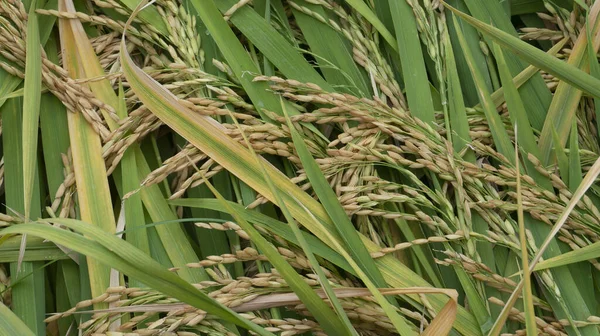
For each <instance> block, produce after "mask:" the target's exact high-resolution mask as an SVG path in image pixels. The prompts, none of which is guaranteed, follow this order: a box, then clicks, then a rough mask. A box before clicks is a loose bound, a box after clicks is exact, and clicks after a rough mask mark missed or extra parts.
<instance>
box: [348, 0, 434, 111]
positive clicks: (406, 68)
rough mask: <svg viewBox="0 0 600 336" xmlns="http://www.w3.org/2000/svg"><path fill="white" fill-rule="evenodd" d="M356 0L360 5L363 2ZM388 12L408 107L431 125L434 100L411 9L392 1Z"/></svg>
mask: <svg viewBox="0 0 600 336" xmlns="http://www.w3.org/2000/svg"><path fill="white" fill-rule="evenodd" d="M357 1H361V2H362V0H357ZM390 11H391V13H392V18H393V20H394V27H395V28H396V37H397V39H398V53H399V54H400V61H401V62H402V74H403V76H404V84H405V86H406V96H407V99H408V107H409V109H410V112H411V114H412V115H414V116H415V117H417V118H419V119H421V120H422V121H424V122H426V123H433V121H434V119H435V111H434V109H433V99H432V97H431V92H430V90H429V80H428V79H427V78H428V77H427V69H426V68H425V61H424V60H423V51H422V50H421V40H420V39H419V32H418V31H417V22H416V19H415V16H414V14H413V11H412V8H411V7H410V5H409V4H408V3H407V2H406V1H391V2H390Z"/></svg>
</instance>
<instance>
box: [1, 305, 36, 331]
mask: <svg viewBox="0 0 600 336" xmlns="http://www.w3.org/2000/svg"><path fill="white" fill-rule="evenodd" d="M0 315H1V316H2V318H1V319H0V334H2V335H23V336H35V334H34V333H33V331H31V329H29V328H27V326H26V325H25V323H23V321H21V320H20V319H19V318H18V317H17V315H15V314H14V313H13V312H12V311H11V310H10V309H9V308H8V307H7V306H5V305H4V303H2V302H0Z"/></svg>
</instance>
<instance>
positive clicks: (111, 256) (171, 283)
mask: <svg viewBox="0 0 600 336" xmlns="http://www.w3.org/2000/svg"><path fill="white" fill-rule="evenodd" d="M49 222H52V223H58V224H61V225H64V226H66V227H68V228H70V229H72V230H75V231H77V232H79V233H81V234H83V235H85V236H86V237H89V238H85V237H83V236H82V235H79V234H76V233H73V232H70V231H67V230H62V229H59V228H57V227H54V226H50V225H47V223H49ZM0 233H1V234H11V233H22V234H25V233H26V234H31V235H34V236H39V237H43V238H45V239H49V240H51V241H53V242H55V243H57V244H60V245H63V246H65V247H67V248H70V249H72V250H74V251H77V252H79V253H82V254H85V255H87V256H89V257H90V258H94V259H96V260H98V261H100V262H102V263H104V264H105V265H107V266H110V267H113V268H115V269H117V270H119V271H120V272H122V273H125V274H128V275H130V276H132V277H133V278H136V279H140V280H141V281H142V282H143V283H145V284H146V285H147V286H149V287H151V288H154V289H156V290H158V291H160V292H162V293H164V294H166V295H170V296H172V297H174V298H176V299H178V300H180V301H182V302H186V303H189V304H190V305H192V306H194V307H196V308H199V309H202V310H205V311H206V312H207V313H209V314H214V315H217V316H219V317H221V318H223V319H225V320H227V321H229V322H232V323H235V324H237V325H239V326H241V327H244V328H247V329H248V330H252V331H254V332H256V333H257V334H259V335H273V334H271V333H270V332H267V331H265V330H264V329H263V328H261V327H259V326H257V325H256V324H254V323H252V322H250V321H248V320H246V319H244V318H242V317H241V316H240V315H238V314H236V313H234V312H233V311H231V310H230V309H228V308H226V307H224V306H223V305H221V304H220V303H218V302H216V301H215V300H213V299H212V298H210V297H209V296H208V295H206V294H205V293H203V292H201V291H199V290H198V289H196V288H195V287H194V286H192V285H191V284H190V283H188V282H187V281H185V280H183V279H181V278H180V277H178V276H177V275H175V274H174V273H172V272H169V271H168V270H166V269H164V268H163V267H162V266H161V265H160V264H159V263H158V262H156V261H155V260H153V259H152V258H150V257H149V256H148V255H146V254H145V253H144V252H142V251H140V250H139V249H137V248H135V247H133V246H132V245H131V244H129V243H127V242H126V241H124V240H122V239H120V238H118V237H116V236H115V235H112V234H109V233H106V232H103V231H102V230H100V229H99V228H97V227H95V226H93V225H90V224H89V223H85V222H82V221H78V220H74V219H62V218H61V219H59V218H55V219H51V220H49V221H48V222H46V223H44V222H39V223H35V224H23V225H16V226H12V227H9V228H6V229H3V230H2V231H0ZM124 256H126V257H127V258H126V259H125V258H124Z"/></svg>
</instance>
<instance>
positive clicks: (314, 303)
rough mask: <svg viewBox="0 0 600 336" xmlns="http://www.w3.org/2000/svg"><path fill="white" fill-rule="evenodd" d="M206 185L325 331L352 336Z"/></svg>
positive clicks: (284, 262)
mask: <svg viewBox="0 0 600 336" xmlns="http://www.w3.org/2000/svg"><path fill="white" fill-rule="evenodd" d="M204 183H205V184H206V185H207V186H208V187H209V188H210V189H211V191H212V192H213V193H214V194H215V196H216V197H217V199H218V200H219V201H221V203H222V204H223V206H224V207H225V208H227V209H228V210H229V211H228V212H229V213H230V214H231V215H232V216H233V218H234V219H235V221H236V223H237V224H238V225H239V226H240V227H241V228H242V229H243V230H244V231H245V232H246V233H247V234H248V236H250V240H251V241H252V242H253V243H254V244H256V246H257V247H258V249H259V250H260V251H261V252H262V253H263V254H265V255H266V256H267V258H268V259H269V262H271V263H272V264H273V266H275V268H276V269H277V271H278V272H279V274H281V276H282V277H283V278H284V279H285V282H286V283H287V284H288V285H289V286H290V288H291V289H292V290H293V291H294V293H295V294H296V295H298V297H299V298H300V300H301V301H302V303H303V304H305V305H306V308H307V309H308V310H309V311H310V312H311V313H312V315H313V316H314V317H315V318H316V319H317V321H318V322H319V324H320V326H321V327H322V328H323V330H324V331H325V332H327V333H329V334H332V333H333V334H337V333H342V335H350V333H345V332H344V331H346V328H345V326H344V324H342V323H341V321H340V319H339V318H338V317H337V316H336V315H335V313H334V312H333V311H332V310H331V308H330V307H329V306H328V305H327V304H325V302H324V301H323V300H322V299H321V298H320V297H319V296H318V295H317V294H316V293H315V291H314V290H313V289H312V288H311V287H310V286H309V285H308V284H307V283H306V282H304V280H303V279H302V277H300V275H299V274H298V273H296V270H294V268H293V267H292V266H290V264H289V263H288V262H287V261H286V260H285V259H283V257H282V256H281V255H280V254H279V252H278V251H277V249H276V248H275V247H274V246H273V245H271V244H270V243H269V242H268V241H267V240H266V239H265V238H264V237H263V236H262V235H261V234H260V232H258V230H256V229H255V228H254V227H253V226H252V225H251V224H250V223H248V222H247V221H246V220H245V219H244V217H243V216H242V215H241V214H240V213H238V212H236V211H235V209H234V208H233V207H229V204H228V203H227V202H226V201H225V199H224V198H223V196H222V195H221V194H220V193H219V192H218V191H217V190H216V189H215V188H214V187H213V185H212V184H211V183H210V182H209V181H208V180H206V179H205V180H204Z"/></svg>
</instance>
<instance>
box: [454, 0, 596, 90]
mask: <svg viewBox="0 0 600 336" xmlns="http://www.w3.org/2000/svg"><path fill="white" fill-rule="evenodd" d="M446 8H448V9H449V10H451V11H453V12H454V13H455V14H456V15H458V16H459V17H461V18H462V19H463V20H465V21H467V22H468V23H470V24H471V25H473V26H475V27H476V28H477V29H478V30H480V31H481V32H482V33H484V34H486V35H488V36H489V37H491V38H492V39H493V40H494V41H496V42H497V43H498V44H500V45H501V46H503V47H504V48H506V49H508V50H510V51H512V52H513V53H515V54H516V55H518V56H519V57H520V58H522V59H523V60H525V61H527V62H529V63H531V64H533V65H535V66H536V67H538V68H540V69H543V70H545V71H547V72H548V73H550V74H552V75H554V76H556V77H558V78H560V79H561V80H563V81H565V82H567V83H569V84H571V85H573V86H575V87H576V88H578V89H580V90H583V91H585V92H587V93H589V94H591V95H593V96H595V97H600V80H599V79H596V78H594V77H592V76H590V75H589V74H587V73H585V72H584V71H582V70H580V69H578V68H576V67H574V66H573V65H570V64H567V63H564V62H562V61H561V60H559V59H557V58H555V57H552V56H550V55H548V54H546V53H545V52H543V51H541V50H539V49H537V48H535V47H534V46H532V45H530V44H528V43H527V42H524V41H521V40H520V39H519V38H517V37H514V36H512V35H510V34H508V33H505V32H503V31H501V30H500V29H498V28H494V27H493V26H490V25H488V24H485V23H483V22H481V21H479V20H477V19H474V18H472V17H470V16H468V15H466V14H464V13H461V12H459V11H457V10H456V9H455V8H453V7H451V6H446Z"/></svg>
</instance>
